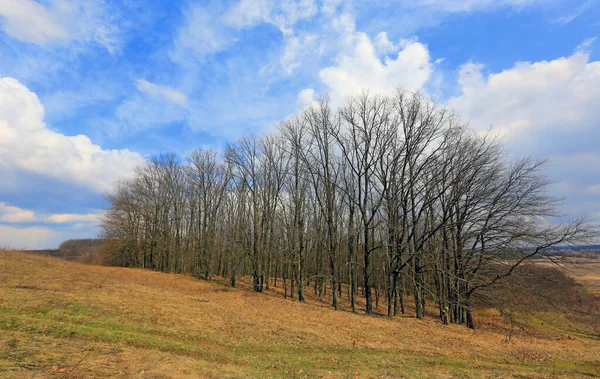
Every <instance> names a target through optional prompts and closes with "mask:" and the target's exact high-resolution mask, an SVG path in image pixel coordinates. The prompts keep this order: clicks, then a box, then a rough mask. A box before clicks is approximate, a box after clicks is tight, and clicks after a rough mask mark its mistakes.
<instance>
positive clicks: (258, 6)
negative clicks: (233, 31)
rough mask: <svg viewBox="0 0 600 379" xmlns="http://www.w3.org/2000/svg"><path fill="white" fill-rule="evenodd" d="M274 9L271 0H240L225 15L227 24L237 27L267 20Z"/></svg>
mask: <svg viewBox="0 0 600 379" xmlns="http://www.w3.org/2000/svg"><path fill="white" fill-rule="evenodd" d="M272 9H273V1H271V0H240V2H238V3H237V4H236V5H234V6H233V7H232V8H231V9H230V10H229V12H228V13H227V14H226V15H225V17H224V20H225V22H226V23H227V24H229V25H231V26H234V27H236V28H244V27H247V26H252V25H255V24H257V23H259V22H262V21H265V20H267V19H268V18H269V16H270V14H271V11H272Z"/></svg>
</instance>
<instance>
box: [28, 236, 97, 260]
mask: <svg viewBox="0 0 600 379" xmlns="http://www.w3.org/2000/svg"><path fill="white" fill-rule="evenodd" d="M103 242H104V239H101V238H86V239H70V240H66V241H63V242H62V243H61V244H60V245H59V246H58V248H57V249H45V250H30V251H29V252H31V253H36V254H40V255H47V256H51V257H56V258H61V259H66V260H68V261H77V262H83V263H102V262H100V261H99V259H100V255H99V254H98V250H99V248H100V246H101V245H102V243H103Z"/></svg>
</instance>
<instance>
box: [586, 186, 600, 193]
mask: <svg viewBox="0 0 600 379" xmlns="http://www.w3.org/2000/svg"><path fill="white" fill-rule="evenodd" d="M585 192H587V193H591V194H600V184H594V185H591V186H589V187H588V188H586V190H585Z"/></svg>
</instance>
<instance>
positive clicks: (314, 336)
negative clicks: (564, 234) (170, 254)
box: [0, 251, 600, 378]
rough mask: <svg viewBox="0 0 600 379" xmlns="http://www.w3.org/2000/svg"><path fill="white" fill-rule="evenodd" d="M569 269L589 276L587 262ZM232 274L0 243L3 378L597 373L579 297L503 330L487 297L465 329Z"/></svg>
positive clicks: (588, 320) (599, 355) (596, 271)
mask: <svg viewBox="0 0 600 379" xmlns="http://www.w3.org/2000/svg"><path fill="white" fill-rule="evenodd" d="M583 267H586V269H585V270H584V269H583ZM588 268H589V270H588ZM570 275H573V276H574V277H575V278H576V279H577V280H580V281H581V282H582V283H583V284H585V285H586V286H589V288H590V290H593V291H597V290H598V288H599V287H598V285H599V284H600V280H599V279H600V265H598V264H597V263H589V264H586V265H582V266H581V267H580V266H577V268H573V270H572V273H571V274H570ZM565 283H568V282H565ZM241 284H242V285H241V286H240V287H241V288H235V289H233V288H229V287H227V286H226V285H224V284H223V283H220V282H205V281H200V280H196V279H194V278H191V277H187V276H183V275H173V274H162V273H156V272H150V271H143V270H134V269H124V268H110V267H100V266H91V265H83V264H79V263H73V262H67V261H63V260H59V259H57V258H52V257H43V256H37V255H33V254H27V253H22V252H9V251H0V377H9V378H47V377H51V378H52V377H54V378H89V377H122V378H129V377H135V378H196V377H229V378H238V377H253V378H254V377H261V378H262V377H267V378H268V377H298V378H300V377H309V378H313V377H349V378H355V377H360V378H363V377H364V378H371V377H372V378H384V377H598V376H600V334H599V333H598V325H597V321H598V319H597V314H592V313H588V312H587V311H585V312H583V311H581V312H580V311H579V309H580V308H577V309H574V311H573V314H568V313H561V312H559V310H558V309H555V308H548V309H540V310H539V311H535V312H534V311H533V310H532V311H531V312H529V313H528V312H527V311H526V310H523V309H521V310H519V311H516V312H517V313H518V314H519V315H520V316H521V320H522V324H521V326H522V327H521V328H519V329H518V330H517V331H516V332H514V334H513V335H512V338H511V339H510V340H508V338H507V330H508V329H507V326H506V323H505V321H504V320H503V318H502V317H500V316H499V313H498V311H496V310H493V309H487V308H483V307H482V308H481V309H479V310H478V311H477V313H476V320H477V321H478V322H479V325H480V326H481V327H480V328H479V329H478V330H475V331H473V330H468V329H466V328H464V327H462V326H456V325H449V326H444V325H441V324H440V323H439V322H438V321H436V320H435V319H434V318H427V319H425V320H416V319H414V318H412V317H409V316H405V317H398V318H395V319H387V318H384V317H377V316H372V317H366V316H364V315H361V314H352V313H350V312H348V311H337V312H336V311H334V310H331V309H330V308H329V307H328V306H327V305H326V304H324V303H323V302H321V301H319V300H318V299H309V301H308V302H307V303H306V304H300V303H298V302H295V301H291V300H289V299H288V300H284V299H283V298H282V296H281V293H280V291H277V290H271V291H270V292H268V293H266V294H255V293H253V292H251V291H249V290H248V289H247V288H244V287H247V285H248V283H244V281H242V282H241ZM573 291H575V292H573V293H569V295H568V299H575V300H573V301H575V302H577V301H579V302H582V301H583V300H581V299H585V301H586V302H589V301H593V300H590V299H593V298H592V297H591V296H588V297H585V296H587V295H585V296H584V295H582V294H580V293H579V292H578V291H579V289H577V288H574V289H573ZM582 296H583V297H582ZM565 299H566V298H565ZM568 299H567V300H565V301H571V300H568ZM344 301H345V299H344ZM540 301H541V300H540ZM586 306H588V307H587V308H585V309H588V308H589V304H586ZM569 307H570V308H572V307H573V306H571V305H569ZM581 309H583V308H581ZM380 310H381V311H383V304H381V308H380ZM580 313H581V315H582V317H583V318H581V319H580V318H578V315H579V314H580ZM584 316H586V317H584Z"/></svg>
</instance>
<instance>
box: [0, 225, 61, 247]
mask: <svg viewBox="0 0 600 379" xmlns="http://www.w3.org/2000/svg"><path fill="white" fill-rule="evenodd" d="M60 236H61V233H60V232H59V231H56V230H52V229H49V228H44V227H38V226H35V227H27V228H21V227H14V226H9V225H2V224H0V247H6V248H9V249H43V248H48V247H56V246H58V243H59V242H58V241H61V237H60Z"/></svg>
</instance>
